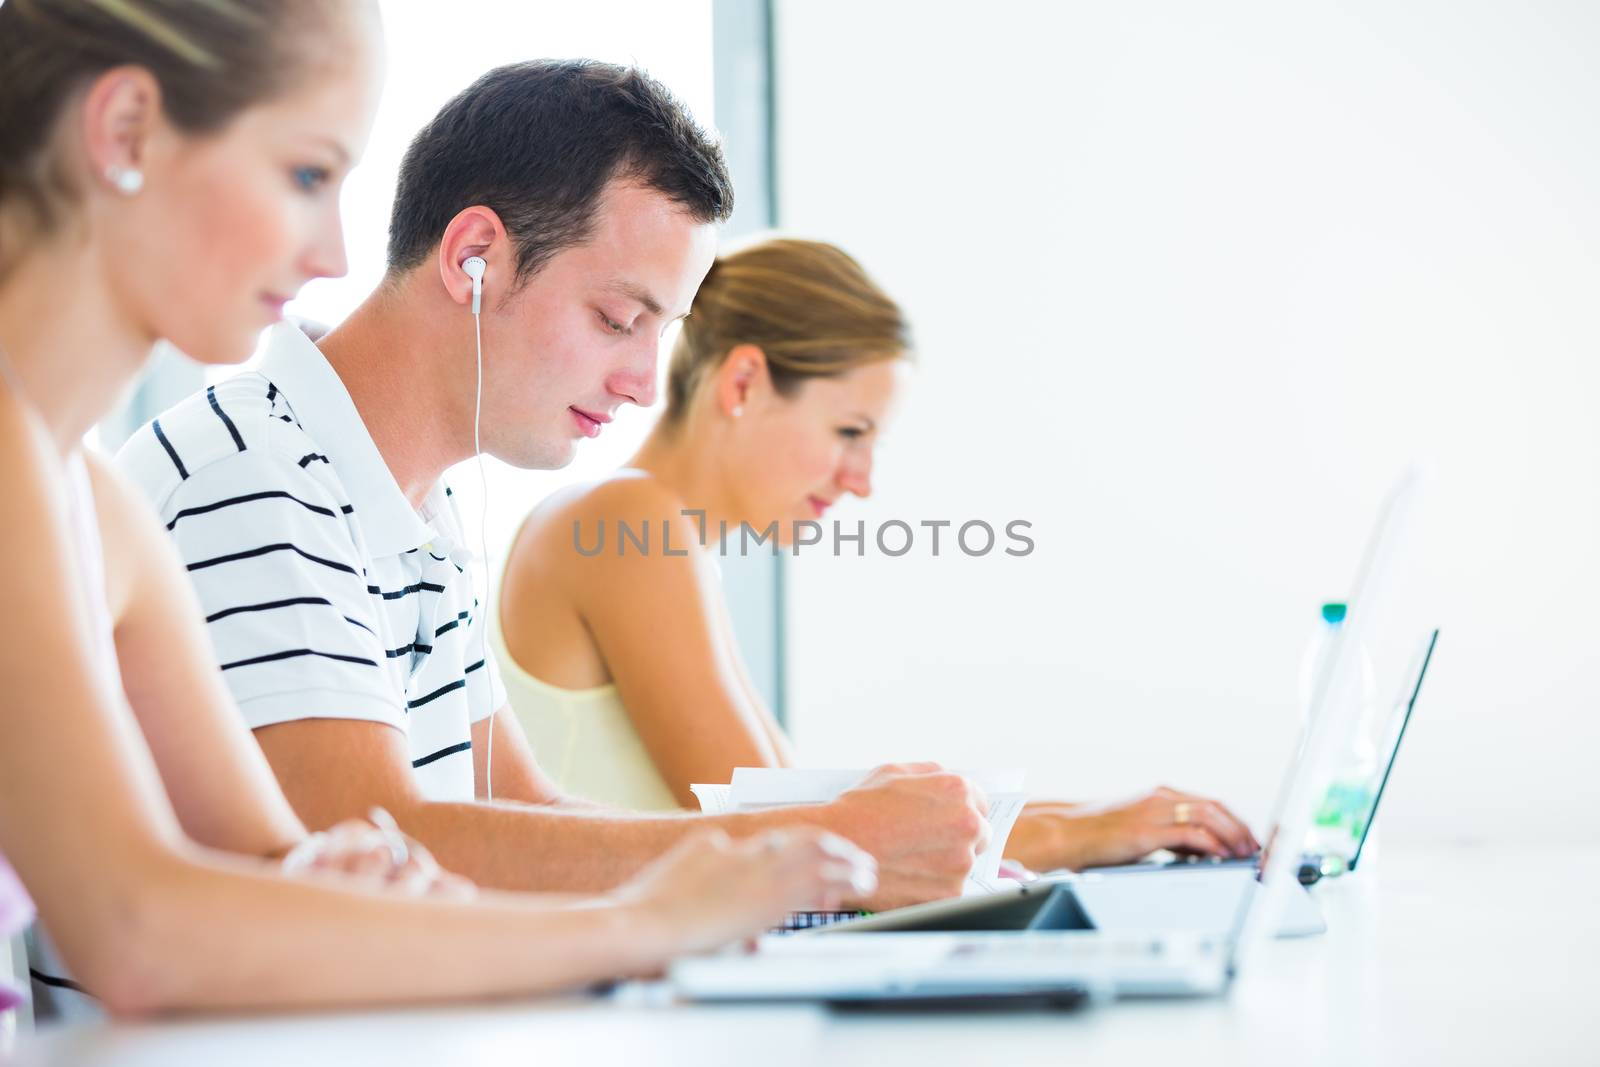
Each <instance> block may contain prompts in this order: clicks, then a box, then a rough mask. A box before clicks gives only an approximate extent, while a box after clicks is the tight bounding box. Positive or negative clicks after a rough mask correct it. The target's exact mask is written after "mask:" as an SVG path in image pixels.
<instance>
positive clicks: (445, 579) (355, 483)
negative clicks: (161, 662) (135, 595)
mask: <svg viewBox="0 0 1600 1067" xmlns="http://www.w3.org/2000/svg"><path fill="white" fill-rule="evenodd" d="M117 462H118V463H119V465H120V466H121V467H122V469H123V470H124V471H125V472H126V473H127V474H128V475H129V476H130V477H131V478H132V479H133V480H134V481H135V482H136V483H137V484H138V485H139V486H140V487H141V488H142V489H143V490H144V492H145V494H146V495H147V496H148V497H149V499H150V500H151V501H152V502H153V503H154V504H155V506H156V509H157V510H158V511H159V512H160V514H161V518H162V521H163V522H165V523H166V524H167V529H168V530H169V531H170V532H171V534H172V536H173V538H174V540H175V541H176V542H177V544H178V548H179V551H180V552H181V553H182V556H183V560H184V563H185V564H186V565H187V566H188V569H189V578H190V580H191V581H192V582H193V583H194V586H195V588H196V590H197V591H198V592H199V595H200V603H201V606H202V607H203V609H204V611H205V613H206V622H207V623H208V624H209V630H210V634H211V640H212V644H213V645H214V647H215V650H216V654H217V661H218V663H219V664H220V665H221V668H222V676H223V678H224V679H225V680H226V681H227V683H228V685H229V687H230V688H231V689H232V691H233V696H234V699H235V700H236V701H237V702H238V705H239V710H240V711H242V712H243V713H244V717H245V721H246V722H247V723H248V724H249V725H250V727H251V728H252V729H255V728H259V727H262V726H270V725H272V724H274V723H280V722H290V721H293V720H298V719H363V720H367V721H371V722H381V723H388V724H389V725H391V726H393V727H395V728H396V729H398V730H400V731H402V732H403V733H404V734H405V735H406V736H407V738H408V740H409V744H410V753H411V765H412V767H413V768H415V773H416V775H417V780H418V783H419V785H420V787H421V788H422V790H423V792H424V794H425V795H426V796H427V797H429V798H430V799H433V800H471V799H472V797H473V772H472V753H471V752H470V749H471V747H472V734H471V724H472V723H473V722H476V721H478V720H480V719H482V718H485V717H486V716H488V715H489V713H490V712H491V711H492V710H493V709H494V708H496V707H499V706H500V705H501V704H502V703H504V701H505V690H504V689H503V688H502V687H501V685H500V681H499V678H498V677H497V676H496V674H495V670H494V664H493V657H489V658H488V660H487V662H486V660H485V657H484V655H483V648H482V645H481V631H480V629H479V627H478V626H477V621H478V620H477V617H476V614H475V609H476V606H477V600H476V598H475V597H474V595H473V588H472V575H471V571H470V569H467V567H466V564H467V562H468V561H469V560H470V559H471V554H470V553H469V552H468V551H467V549H466V548H465V547H464V545H463V537H462V532H461V523H460V518H459V516H458V514H457V512H456V508H455V504H454V502H453V501H452V500H451V499H450V490H449V489H448V488H447V487H445V486H444V485H443V483H441V484H440V485H438V486H435V487H434V490H433V491H432V492H431V493H430V494H429V496H428V498H427V500H426V501H425V502H424V504H423V506H422V507H421V509H414V508H412V506H411V504H410V503H409V502H408V501H407V500H406V498H405V495H404V494H403V493H402V492H401V491H400V486H399V484H398V483H396V482H395V480H394V476H393V475H392V474H390V472H389V468H388V467H387V465H385V463H384V461H383V457H382V456H381V455H380V454H379V452H378V449H377V446H376V445H375V444H373V442H372V437H371V436H370V435H369V434H368V433H367V430H366V426H365V425H364V424H363V422H362V420H361V416H360V413H359V412H358V411H357V410H356V406H355V404H354V402H353V401H352V400H351V399H350V394H349V393H348V392H347V391H346V390H345V387H344V384H343V383H342V382H341V381H340V380H339V376H338V374H336V373H335V372H334V370H333V368H332V367H331V366H330V365H329V364H328V362H327V360H326V359H324V358H323V356H322V353H321V352H320V351H318V349H317V347H316V346H315V345H314V344H312V343H311V341H310V340H309V339H307V338H306V336H305V335H304V334H302V333H301V332H300V331H299V330H298V329H296V328H295V327H294V326H293V325H292V324H289V323H280V324H279V325H278V326H276V327H274V328H273V330H272V332H271V333H270V334H269V335H268V339H267V350H266V353H265V354H264V358H263V360H262V363H261V367H260V370H258V371H250V372H246V373H242V374H239V375H238V376H236V377H234V378H231V379H229V380H228V381H226V382H223V383H222V384H220V385H216V386H213V387H211V388H208V389H206V390H205V391H204V392H201V393H197V394H196V395H194V396H192V397H190V398H189V399H187V400H185V401H183V402H182V403H180V404H178V405H177V406H175V407H173V408H172V409H171V410H169V411H167V412H165V413H163V414H162V415H161V416H160V417H159V418H157V419H155V420H154V421H152V422H151V423H150V424H149V425H147V426H145V427H143V428H142V429H140V430H139V431H138V433H136V434H135V435H134V436H133V437H132V439H130V440H129V442H128V443H127V445H126V446H124V448H123V449H122V452H121V453H120V454H119V456H118V457H117Z"/></svg>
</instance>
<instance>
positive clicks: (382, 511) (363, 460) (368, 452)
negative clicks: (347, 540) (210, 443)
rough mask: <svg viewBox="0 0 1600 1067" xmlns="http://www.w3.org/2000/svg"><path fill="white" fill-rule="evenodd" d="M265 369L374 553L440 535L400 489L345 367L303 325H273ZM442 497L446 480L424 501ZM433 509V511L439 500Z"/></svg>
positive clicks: (394, 551)
mask: <svg viewBox="0 0 1600 1067" xmlns="http://www.w3.org/2000/svg"><path fill="white" fill-rule="evenodd" d="M260 371H261V373H262V375H264V376H265V377H266V379H267V381H269V382H271V383H272V384H273V385H276V386H277V387H278V390H279V391H280V392H281V393H283V394H284V396H285V398H287V399H288V401H289V406H290V407H291V408H293V409H294V414H295V418H297V419H298V420H299V421H300V426H301V428H302V429H304V430H305V432H306V434H307V435H308V436H309V437H310V438H311V439H312V440H313V441H315V442H316V444H317V447H318V448H320V449H322V452H323V454H324V455H326V456H327V457H328V462H329V463H330V464H332V466H333V470H334V472H335V473H336V474H337V475H338V476H339V481H340V482H341V483H342V484H343V485H344V489H345V492H346V493H348V494H349V496H350V506H351V507H352V508H354V509H355V519H356V521H357V522H359V523H360V524H361V532H362V534H363V536H364V537H365V539H366V542H367V550H368V551H369V552H370V553H371V554H372V555H373V556H374V557H376V556H394V555H399V554H400V553H402V552H410V551H411V550H412V549H415V548H420V547H422V546H423V545H425V544H427V543H428V542H430V541H432V540H434V539H435V538H436V537H437V536H438V535H437V533H436V532H435V531H434V530H433V529H432V528H431V527H430V526H429V525H428V524H427V523H426V522H425V521H423V518H422V516H420V515H418V514H417V511H416V509H415V508H413V507H412V506H411V502H410V501H409V500H407V499H406V495H405V493H403V492H401V490H400V483H399V482H396V481H395V480H394V475H393V474H392V473H391V472H390V471H389V465H388V464H387V463H385V462H384V461H383V455H382V454H381V453H380V452H379V451H378V446H377V445H376V444H374V443H373V441H372V435H371V434H370V433H368V432H367V424H366V423H365V422H363V421H362V419H361V412H359V411H357V410H356V405H355V401H353V400H351V399H350V391H349V390H348V389H346V388H345V387H344V382H343V381H341V380H340V378H339V374H338V372H337V371H335V370H334V369H333V366H332V365H331V364H330V363H329V362H328V360H327V357H325V356H324V355H323V354H322V351H321V350H320V349H319V348H317V346H316V345H315V344H313V343H312V341H311V338H309V337H307V336H306V335H305V334H304V333H302V332H301V331H300V328H299V327H298V326H296V325H295V324H294V323H292V322H288V321H285V322H280V323H278V324H277V325H276V326H274V327H272V330H271V331H270V332H269V334H268V336H267V346H266V351H265V352H264V353H263V355H262V357H261V366H260ZM443 499H444V489H443V486H442V485H435V486H434V487H433V489H432V490H430V491H429V494H428V502H427V505H425V506H428V505H436V502H437V503H442V502H443ZM428 510H429V511H430V513H434V512H437V511H438V507H437V506H429V508H428Z"/></svg>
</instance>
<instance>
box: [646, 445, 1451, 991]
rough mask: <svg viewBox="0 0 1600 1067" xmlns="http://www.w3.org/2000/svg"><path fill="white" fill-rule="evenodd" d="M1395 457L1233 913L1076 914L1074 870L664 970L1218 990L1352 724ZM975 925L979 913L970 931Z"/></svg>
mask: <svg viewBox="0 0 1600 1067" xmlns="http://www.w3.org/2000/svg"><path fill="white" fill-rule="evenodd" d="M1418 482H1419V476H1418V475H1417V473H1416V472H1414V471H1413V472H1408V473H1407V475H1406V476H1405V477H1403V478H1402V479H1401V480H1400V482H1399V483H1398V484H1397V485H1396V486H1395V488H1394V489H1393V490H1392V491H1391V492H1390V494H1389V496H1388V497H1387V498H1386V500H1385V501H1384V505H1383V508H1382V511H1381V512H1380V514H1379V516H1378V524H1377V527H1376V529H1375V530H1374V531H1373V534H1372V537H1371V540H1370V541H1369V542H1368V545H1367V550H1366V554H1365V556H1364V557H1363V559H1362V562H1361V567H1360V569H1359V570H1358V572H1357V575H1356V581H1355V585H1354V587H1353V589H1352V591H1351V596H1350V597H1349V601H1348V602H1349V604H1350V611H1349V615H1348V616H1347V618H1346V622H1345V625H1344V626H1343V627H1342V632H1341V633H1339V634H1338V635H1336V636H1335V637H1334V638H1333V645H1332V647H1331V650H1330V654H1329V655H1328V656H1327V657H1326V659H1325V660H1324V663H1323V666H1322V668H1321V670H1320V672H1319V674H1318V677H1317V678H1316V679H1315V683H1314V688H1313V693H1312V709H1313V714H1312V715H1311V717H1310V726H1309V728H1308V730H1307V733H1306V736H1305V737H1304V738H1302V740H1301V743H1300V745H1299V746H1298V750H1297V752H1296V753H1295V755H1294V757H1293V758H1292V759H1291V761H1290V764H1289V768H1288V771H1287V774H1286V776H1285V779H1284V782H1283V785H1282V787H1281V789H1280V791H1279V794H1278V800H1277V803H1276V805H1275V806H1274V814H1273V818H1272V821H1271V824H1270V825H1271V827H1272V829H1271V830H1270V831H1269V833H1268V835H1267V841H1266V847H1265V850H1264V854H1263V858H1262V861H1261V864H1260V870H1259V881H1258V880H1257V878H1256V877H1250V878H1248V879H1243V880H1240V882H1239V884H1238V887H1237V891H1236V900H1235V906H1234V909H1233V913H1232V916H1231V921H1230V922H1229V923H1228V924H1227V925H1226V926H1219V927H1218V928H1216V929H1213V930H1209V931H1190V930H1172V929H1168V930H1149V931H1140V930H1135V929H1116V930H1103V929H1093V928H1089V927H1091V926H1092V923H1091V922H1090V920H1089V919H1088V913H1087V912H1086V911H1085V909H1084V907H1083V904H1082V902H1081V901H1080V900H1079V899H1078V897H1077V895H1076V893H1075V891H1074V881H1075V879H1070V878H1063V879H1042V880H1040V881H1038V882H1034V883H1029V884H1026V885H1019V886H1017V887H1016V888H1015V889H1008V890H1002V891H1000V892H998V893H996V894H994V895H993V896H992V897H987V898H976V899H975V898H961V899H957V900H951V901H936V902H934V903H931V904H923V905H918V906H916V907H912V908H901V909H897V910H896V911H891V912H882V913H880V914H878V915H876V916H873V917H871V918H868V919H862V920H859V921H857V922H851V923H843V924H838V925H835V926H828V927H821V928H819V929H816V930H812V931H807V932H804V933H799V934H785V935H771V936H768V937H765V938H762V939H761V940H760V941H759V942H758V944H757V946H756V948H755V949H754V950H753V951H748V952H746V951H730V952H726V953H723V954H720V955H714V956H702V957H696V958H691V959H684V960H680V961H678V962H677V963H676V964H674V965H673V967H672V969H671V971H670V974H669V980H670V982H671V984H672V986H673V987H674V989H675V990H676V992H677V993H678V994H679V995H680V996H682V997H684V998H686V999H689V1000H698V1001H750V1000H758V1001H771V1000H806V1001H816V1000H820V1001H824V1002H827V1003H829V1004H833V1005H836V1006H840V1007H850V1006H857V1007H859V1006H868V1007H877V1006H885V1005H887V1006H898V1005H905V1006H909V1007H921V1006H927V1007H932V1008H935V1009H941V1010H942V1009H943V1007H945V1006H962V1005H979V1006H983V1005H989V1004H993V1005H995V1006H1006V1005H1010V1004H1021V1005H1026V1006H1051V1005H1055V1006H1066V1005H1068V1004H1072V1003H1075V1002H1077V1001H1079V1000H1081V999H1083V998H1084V997H1086V996H1198V995H1208V994H1216V993H1221V992H1223V991H1225V990H1226V989H1227V987H1228V985H1229V983H1230V982H1231V980H1232V979H1233V977H1234V976H1235V975H1236V974H1237V973H1238V971H1239V969H1240V968H1241V967H1242V965H1243V964H1244V962H1245V960H1246V959H1247V958H1248V956H1249V954H1250V952H1252V951H1253V950H1254V948H1255V947H1256V946H1257V945H1258V944H1259V943H1260V942H1261V941H1262V940H1263V939H1264V938H1265V937H1267V936H1268V934H1269V933H1270V932H1271V931H1274V930H1276V929H1278V928H1279V925H1280V923H1281V920H1282V916H1283V913H1284V911H1285V909H1286V908H1287V907H1288V906H1289V905H1290V904H1291V903H1292V902H1293V901H1294V899H1295V896H1294V895H1295V894H1303V890H1302V887H1301V886H1300V883H1299V880H1298V877H1297V875H1298V867H1299V864H1300V850H1299V849H1298V848H1297V847H1284V848H1279V847H1277V846H1278V844H1279V843H1284V842H1293V843H1295V844H1296V845H1298V843H1299V842H1302V841H1304V840H1305V838H1306V831H1307V829H1308V828H1309V826H1310V824H1311V819H1312V816H1313V813H1314V811H1315V808H1316V806H1317V803H1318V801H1319V800H1320V798H1321V797H1322V795H1323V793H1324V791H1325V790H1326V788H1327V783H1328V780H1329V779H1330V778H1331V776H1332V774H1333V771H1334V767H1335V764H1336V762H1337V759H1338V755H1339V753H1340V752H1341V751H1343V748H1344V745H1345V744H1346V742H1347V741H1348V738H1349V736H1350V735H1351V734H1352V732H1353V731H1354V729H1355V725H1356V721H1357V719H1358V717H1359V713H1360V709H1359V706H1358V701H1357V700H1356V699H1354V698H1355V692H1354V689H1355V682H1356V671H1357V670H1358V656H1359V653H1358V651H1357V649H1358V646H1359V643H1360V641H1361V638H1362V635H1363V633H1364V632H1365V631H1366V629H1367V627H1368V625H1369V623H1368V620H1369V619H1370V618H1371V617H1372V616H1373V614H1374V611H1375V609H1376V608H1377V607H1378V606H1379V603H1378V602H1379V600H1380V598H1381V594H1382V592H1383V589H1384V587H1385V585H1386V584H1387V583H1386V579H1387V575H1388V572H1389V568H1390V561H1391V560H1392V558H1393V556H1394V552H1395V549H1396V546H1397V543H1398V542H1399V541H1400V539H1401V537H1402V534H1403V530H1404V526H1405V523H1406V520H1407V517H1408V515H1409V512H1410V509H1411V507H1412V505H1413V503H1414V500H1415V497H1416V494H1417V492H1418ZM973 927H984V928H983V929H979V930H974V929H973Z"/></svg>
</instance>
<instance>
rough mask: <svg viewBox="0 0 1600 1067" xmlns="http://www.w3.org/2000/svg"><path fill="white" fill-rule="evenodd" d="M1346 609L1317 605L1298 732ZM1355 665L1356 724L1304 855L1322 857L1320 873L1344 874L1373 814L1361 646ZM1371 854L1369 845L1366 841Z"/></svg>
mask: <svg viewBox="0 0 1600 1067" xmlns="http://www.w3.org/2000/svg"><path fill="white" fill-rule="evenodd" d="M1346 613H1347V612H1346V606H1345V605H1344V604H1341V603H1329V604H1324V605H1322V612H1321V619H1320V621H1319V624H1318V626H1317V630H1316V633H1315V634H1314V635H1313V636H1312V638H1311V641H1310V643H1309V644H1308V645H1307V646H1306V651H1305V655H1304V656H1303V657H1302V659H1301V661H1300V715H1301V719H1302V728H1307V729H1308V728H1309V726H1310V723H1309V720H1308V716H1309V714H1310V710H1311V697H1312V689H1313V688H1314V687H1315V685H1316V680H1317V676H1318V674H1319V673H1320V672H1321V670H1322V668H1323V665H1324V661H1325V660H1326V659H1327V657H1328V655H1329V654H1330V653H1331V652H1332V646H1333V638H1334V636H1335V635H1336V634H1337V633H1339V630H1340V628H1341V627H1342V626H1343V625H1344V620H1345V615H1346ZM1356 653H1357V661H1358V663H1359V671H1360V675H1361V677H1360V684H1359V688H1358V693H1357V699H1358V700H1359V701H1360V705H1361V713H1360V724H1359V726H1358V728H1357V729H1356V731H1355V735H1354V737H1353V738H1352V739H1351V740H1350V742H1349V745H1348V747H1347V748H1346V749H1345V751H1344V752H1343V753H1342V754H1341V756H1340V758H1339V761H1338V763H1337V764H1336V767H1335V771H1334V774H1333V778H1332V779H1331V780H1330V782H1329V785H1328V791H1327V793H1326V794H1325V795H1324V796H1323V799H1322V803H1321V804H1320V805H1319V806H1318V808H1317V812H1316V816H1315V819H1314V822H1313V825H1312V827H1311V832H1310V834H1309V839H1308V840H1307V841H1306V851H1307V852H1309V853H1312V854H1314V855H1319V856H1321V857H1322V858H1323V863H1322V866H1323V872H1322V873H1323V874H1324V875H1336V874H1342V873H1344V870H1345V868H1346V866H1348V864H1349V861H1350V858H1351V857H1352V856H1353V855H1354V854H1355V851H1356V847H1357V846H1358V845H1359V844H1360V843H1361V839H1362V837H1363V835H1365V834H1366V831H1367V819H1368V818H1369V816H1370V815H1371V812H1372V798H1373V794H1374V791H1375V790H1376V788H1377V784H1378V783H1377V778H1378V751H1377V743H1376V740H1377V739H1376V735H1375V725H1376V724H1375V719H1376V717H1377V712H1378V707H1377V704H1378V702H1377V684H1376V681H1375V679H1374V676H1373V671H1372V657H1371V656H1370V655H1368V653H1367V650H1366V648H1365V646H1362V647H1360V648H1358V649H1357V650H1356ZM1366 847H1367V849H1371V847H1372V842H1371V841H1368V842H1367V846H1366Z"/></svg>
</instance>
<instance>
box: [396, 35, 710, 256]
mask: <svg viewBox="0 0 1600 1067" xmlns="http://www.w3.org/2000/svg"><path fill="white" fill-rule="evenodd" d="M616 178H625V179H635V180H638V181H640V182H642V183H643V184H644V185H646V186H647V187H648V188H651V189H655V190H657V191H659V192H661V193H664V194H665V195H666V196H668V197H670V198H671V199H672V200H673V201H674V202H676V203H677V204H679V205H681V206H682V207H683V209H684V210H685V211H687V212H688V213H689V215H690V216H691V217H693V218H694V219H695V220H697V221H700V222H722V221H724V220H726V219H727V218H728V216H729V215H730V214H732V212H733V183H732V181H731V180H730V179H729V177H728V167H727V163H726V161H724V159H723V157H722V149H721V147H720V146H719V145H718V144H717V142H716V141H714V140H712V139H711V138H710V137H709V136H707V134H706V132H705V131H704V130H702V129H701V128H700V127H699V126H698V125H697V124H696V123H695V121H694V119H693V118H691V117H690V115H689V113H688V111H687V110H686V109H685V108H684V107H683V105H682V104H680V103H679V102H678V101H677V100H676V99H675V98H674V97H673V95H672V94H671V93H670V92H668V91H667V89H666V87H665V86H663V85H662V84H661V83H660V82H658V81H656V80H655V79H654V78H652V77H650V76H649V75H648V74H646V73H644V72H643V71H642V70H639V69H637V68H634V67H622V66H617V65H616V64H613V63H601V62H597V61H595V60H590V59H563V60H551V59H540V60H533V61H531V62H526V63H512V64H510V65H508V66H504V67H496V68H495V69H494V70H491V71H489V73H487V74H485V75H484V76H483V77H481V78H479V79H478V80H477V81H475V82H473V83H472V85H470V86H468V87H467V88H466V89H465V90H463V91H462V92H461V93H459V94H457V95H456V97H455V98H454V99H452V100H451V101H450V102H449V103H447V104H446V105H445V106H444V107H443V108H442V109H441V110H440V112H439V113H438V114H437V115H435V116H434V118H433V121H432V122H430V123H428V125H426V126H425V127H423V128H422V131H421V132H420V133H418V134H417V136H416V138H415V139H414V140H413V141H412V142H411V147H410V148H408V149H406V155H405V159H404V160H403V161H402V162H401V164H400V181H399V185H398V187H397V188H396V190H395V197H394V211H393V213H392V215H391V216H390V220H389V272H390V274H391V275H393V274H399V273H402V272H405V271H408V270H410V269H411V268H413V267H415V266H417V265H418V264H419V263H421V262H423V260H425V259H426V258H427V256H428V253H429V252H431V251H432V250H433V249H434V248H435V247H436V246H437V245H438V243H439V240H440V238H441V237H442V236H443V234H444V229H445V227H446V226H447V225H449V223H450V220H451V219H453V218H454V217H455V216H456V214H457V213H458V212H460V211H461V210H462V209H463V208H467V207H471V206H473V205H474V204H482V205H483V206H485V207H487V208H489V209H491V210H492V211H494V212H495V213H496V214H498V215H499V216H500V220H501V222H502V223H504V224H505V228H506V232H507V233H508V234H509V235H510V237H511V241H512V243H513V245H514V246H515V248H516V254H517V280H518V281H519V282H521V281H524V280H526V279H527V278H528V277H529V276H530V275H532V274H534V273H536V272H537V271H538V270H539V269H540V268H541V267H543V266H544V265H545V264H546V263H548V262H549V261H550V258H551V257H552V256H554V255H555V254H556V253H558V252H560V251H562V250H563V249H566V248H570V247H572V246H573V245H577V244H581V243H582V242H583V241H585V240H587V239H588V237H589V236H590V234H591V232H592V231H593V228H594V216H595V210H596V208H597V207H598V205H599V202H600V196H601V193H602V192H603V191H604V190H605V188H606V185H607V184H608V183H609V182H611V181H612V180H613V179H616Z"/></svg>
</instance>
